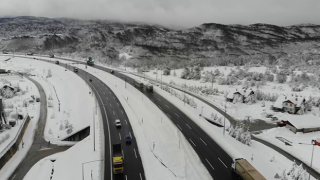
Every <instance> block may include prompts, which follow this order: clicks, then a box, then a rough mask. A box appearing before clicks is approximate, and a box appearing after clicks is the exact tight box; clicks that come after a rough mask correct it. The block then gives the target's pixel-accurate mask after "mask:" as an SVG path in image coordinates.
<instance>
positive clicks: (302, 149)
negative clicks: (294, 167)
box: [256, 127, 320, 172]
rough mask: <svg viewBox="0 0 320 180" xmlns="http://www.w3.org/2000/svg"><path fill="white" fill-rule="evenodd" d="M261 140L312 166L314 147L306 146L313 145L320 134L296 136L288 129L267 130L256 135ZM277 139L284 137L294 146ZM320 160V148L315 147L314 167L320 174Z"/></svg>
mask: <svg viewBox="0 0 320 180" xmlns="http://www.w3.org/2000/svg"><path fill="white" fill-rule="evenodd" d="M256 136H257V137H259V138H260V139H263V140H265V141H268V142H270V143H272V144H274V145H276V146H278V147H280V148H281V149H283V150H285V151H286V152H288V153H289V154H291V155H293V156H295V157H297V158H298V159H300V160H301V161H303V162H304V163H305V164H307V165H310V164H311V155H312V146H311V145H306V144H311V140H313V139H316V138H318V137H320V132H312V133H306V134H303V133H300V132H299V133H296V134H294V133H293V132H292V131H290V130H289V129H288V128H286V127H278V128H273V129H269V130H266V131H264V132H262V133H261V134H258V135H256ZM276 137H282V138H285V139H287V140H288V141H291V142H292V146H287V145H285V144H284V143H283V142H282V141H280V140H279V139H277V138H276ZM299 143H305V144H299ZM318 158H320V147H319V146H315V147H314V154H313V165H312V167H313V168H314V169H315V170H316V171H318V172H320V162H319V161H317V159H318Z"/></svg>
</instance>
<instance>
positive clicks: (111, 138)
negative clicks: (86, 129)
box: [60, 63, 145, 180]
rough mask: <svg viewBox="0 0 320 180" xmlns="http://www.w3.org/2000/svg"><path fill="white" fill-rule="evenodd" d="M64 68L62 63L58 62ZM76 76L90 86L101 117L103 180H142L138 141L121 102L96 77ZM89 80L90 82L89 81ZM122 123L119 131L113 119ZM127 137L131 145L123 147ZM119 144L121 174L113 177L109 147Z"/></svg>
mask: <svg viewBox="0 0 320 180" xmlns="http://www.w3.org/2000/svg"><path fill="white" fill-rule="evenodd" d="M60 64H61V65H62V66H63V63H60ZM78 75H79V76H80V77H81V78H83V79H84V80H85V81H86V82H87V83H88V85H90V87H91V89H92V91H93V93H94V94H95V96H96V98H97V101H98V104H99V106H100V107H102V108H100V109H101V114H102V118H103V128H104V135H105V173H104V179H114V180H123V179H125V180H127V179H128V180H130V179H134V180H144V179H145V175H144V170H143V165H142V161H141V157H140V154H139V150H138V146H137V142H136V139H135V136H134V133H133V131H132V127H131V125H130V121H129V120H128V117H127V114H126V113H125V110H124V109H123V107H122V105H121V103H120V101H119V100H118V98H117V97H116V96H115V94H114V93H113V92H112V91H111V90H110V89H109V87H108V86H107V85H106V84H104V83H103V82H102V81H100V80H99V79H98V78H96V77H95V76H93V75H91V74H90V73H87V72H85V71H83V70H80V69H79V71H78ZM88 79H92V82H89V81H88ZM116 119H119V120H120V121H121V128H117V127H116V126H115V120H116ZM127 134H130V135H131V137H132V143H131V144H126V143H125V141H124V140H125V137H126V135H127ZM117 143H121V146H122V150H123V154H124V173H123V174H118V175H113V169H112V144H117Z"/></svg>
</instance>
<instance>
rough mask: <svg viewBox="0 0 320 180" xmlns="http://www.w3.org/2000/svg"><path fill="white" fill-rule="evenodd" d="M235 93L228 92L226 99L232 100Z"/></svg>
mask: <svg viewBox="0 0 320 180" xmlns="http://www.w3.org/2000/svg"><path fill="white" fill-rule="evenodd" d="M235 92H236V90H235V89H233V90H230V91H229V93H228V95H227V98H228V99H233V98H234V93H235Z"/></svg>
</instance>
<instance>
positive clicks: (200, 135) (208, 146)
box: [39, 59, 238, 180]
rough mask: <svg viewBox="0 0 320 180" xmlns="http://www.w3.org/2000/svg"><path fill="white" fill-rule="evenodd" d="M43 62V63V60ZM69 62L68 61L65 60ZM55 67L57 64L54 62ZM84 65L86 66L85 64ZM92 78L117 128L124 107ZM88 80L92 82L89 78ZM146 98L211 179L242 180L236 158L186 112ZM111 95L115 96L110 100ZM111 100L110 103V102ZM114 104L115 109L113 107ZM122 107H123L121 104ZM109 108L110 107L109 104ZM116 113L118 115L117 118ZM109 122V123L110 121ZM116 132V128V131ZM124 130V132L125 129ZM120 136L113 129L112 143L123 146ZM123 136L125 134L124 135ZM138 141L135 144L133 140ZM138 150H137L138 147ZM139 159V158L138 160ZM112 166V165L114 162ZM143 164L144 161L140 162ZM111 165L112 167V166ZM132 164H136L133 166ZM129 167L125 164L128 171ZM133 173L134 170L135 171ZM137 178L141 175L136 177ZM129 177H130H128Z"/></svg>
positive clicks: (159, 98)
mask: <svg viewBox="0 0 320 180" xmlns="http://www.w3.org/2000/svg"><path fill="white" fill-rule="evenodd" d="M39 60H40V59H39ZM62 60H65V59H62ZM45 61H47V62H49V61H48V60H45ZM68 61H73V60H68ZM51 62H53V63H54V61H51ZM73 62H74V63H81V62H79V61H75V60H74V61H73ZM81 64H85V63H84V62H83V63H81ZM60 65H61V66H63V67H67V68H71V67H70V66H68V65H66V64H63V63H61V62H60ZM94 68H97V69H100V70H102V71H105V72H108V73H110V72H111V69H109V68H106V67H102V66H98V65H95V66H94ZM86 74H87V73H86V72H83V71H82V70H79V75H80V76H81V77H83V78H86ZM114 75H115V76H117V77H119V78H121V79H123V80H126V81H127V83H130V84H131V85H133V86H134V83H133V82H134V79H132V78H130V77H128V76H126V75H124V74H122V73H119V72H118V71H117V70H115V71H114ZM88 76H89V77H91V78H92V80H93V81H92V83H90V85H92V86H94V87H95V88H96V89H97V90H96V92H95V91H94V93H97V94H103V92H107V93H106V95H107V96H106V97H103V96H102V95H100V96H101V99H102V100H99V104H100V105H101V104H106V103H109V106H110V107H108V108H105V111H106V113H103V116H105V114H107V117H106V118H105V119H104V120H103V122H109V124H110V126H114V120H115V119H116V118H118V116H117V115H119V114H118V112H119V111H121V109H123V108H122V106H121V107H117V108H119V110H116V109H117V108H114V107H113V106H114V105H113V104H116V103H119V101H118V100H117V99H116V98H115V99H114V98H113V97H112V96H114V94H113V92H112V91H110V89H109V88H108V87H107V86H106V85H104V84H103V83H102V82H101V81H100V80H98V79H97V78H95V77H93V76H91V75H88ZM87 79H88V78H87ZM141 92H142V93H143V94H144V95H146V96H147V97H148V98H149V99H150V100H151V101H153V102H154V103H155V105H157V106H158V107H159V108H160V109H161V110H162V111H163V112H164V113H165V114H166V115H167V116H168V118H170V119H171V121H172V122H173V123H174V124H176V126H177V128H178V129H179V130H180V131H181V133H182V134H183V135H184V137H185V138H186V139H187V140H188V142H189V144H190V145H191V147H192V148H193V149H194V150H195V152H196V153H197V154H198V156H199V158H200V160H201V161H202V163H203V165H204V166H205V167H206V168H207V170H208V172H209V173H210V175H211V176H212V178H213V179H223V180H232V179H238V177H237V176H235V175H234V174H233V173H231V161H232V158H231V157H230V156H229V155H228V154H227V153H226V152H225V151H224V150H223V149H222V148H221V147H220V146H219V145H218V144H217V143H216V142H215V141H214V140H213V139H212V138H211V137H210V136H209V135H207V134H206V133H205V132H204V131H203V130H202V129H201V128H200V127H199V126H198V125H197V124H196V123H194V122H193V120H191V119H190V118H189V117H188V116H187V115H185V114H184V113H183V112H182V111H180V109H179V108H177V107H175V106H174V105H172V104H171V103H170V102H169V101H167V100H166V99H165V98H163V97H162V96H161V95H159V94H157V93H156V92H153V93H150V92H148V91H146V90H145V89H143V90H142V91H141ZM110 95H111V96H110ZM107 98H108V99H107ZM112 99H114V100H115V101H112V102H109V100H112ZM110 103H111V105H110ZM119 104H120V103H119ZM107 105H108V104H107ZM114 112H115V113H116V112H117V114H116V115H114ZM110 117H113V120H111V118H110ZM108 118H109V119H108ZM121 118H126V119H127V117H126V115H125V117H123V116H122V117H121ZM120 120H121V123H122V124H123V119H120ZM128 123H129V122H128ZM107 128H108V127H107V125H105V124H104V129H107ZM114 128H115V127H114ZM121 130H122V129H121ZM130 130H131V132H132V128H131V127H130ZM118 132H119V130H117V129H112V127H110V134H111V142H112V143H114V142H119V138H118V137H117V133H118ZM107 133H108V132H106V130H105V136H106V138H105V140H106V143H105V144H106V147H105V150H106V153H105V154H106V160H105V179H106V178H107V177H108V168H109V167H110V166H111V165H110V163H109V162H108V161H110V159H108V158H107V155H108V153H107V151H108V148H109V147H107V146H108V144H109V142H108V138H107V135H108V134H107ZM121 133H123V131H122V132H121ZM118 136H119V135H118ZM133 141H134V140H133ZM134 148H135V149H137V148H136V146H135V147H134ZM124 151H125V152H124V154H125V161H126V160H127V161H128V157H127V156H128V155H126V153H127V152H130V151H131V152H132V149H130V148H129V149H126V150H124ZM128 154H129V156H131V158H130V157H129V158H130V159H129V160H132V159H134V157H135V155H133V154H132V155H133V156H132V155H131V154H130V153H128ZM136 159H137V158H136ZM110 162H111V161H110ZM140 162H141V160H140ZM108 163H109V164H108ZM130 164H134V166H136V165H135V163H132V162H130ZM126 165H127V164H125V167H126ZM129 168H131V167H128V166H127V168H126V169H129ZM132 170H133V169H132ZM129 171H130V175H131V174H134V172H133V171H132V172H131V170H130V169H129ZM127 173H128V172H125V174H127ZM136 174H137V173H136ZM128 176H129V174H128Z"/></svg>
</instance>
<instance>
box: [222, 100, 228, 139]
mask: <svg viewBox="0 0 320 180" xmlns="http://www.w3.org/2000/svg"><path fill="white" fill-rule="evenodd" d="M224 112H225V113H226V114H227V101H226V104H225V105H224ZM225 132H226V116H225V115H224V116H223V135H224V134H225Z"/></svg>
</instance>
